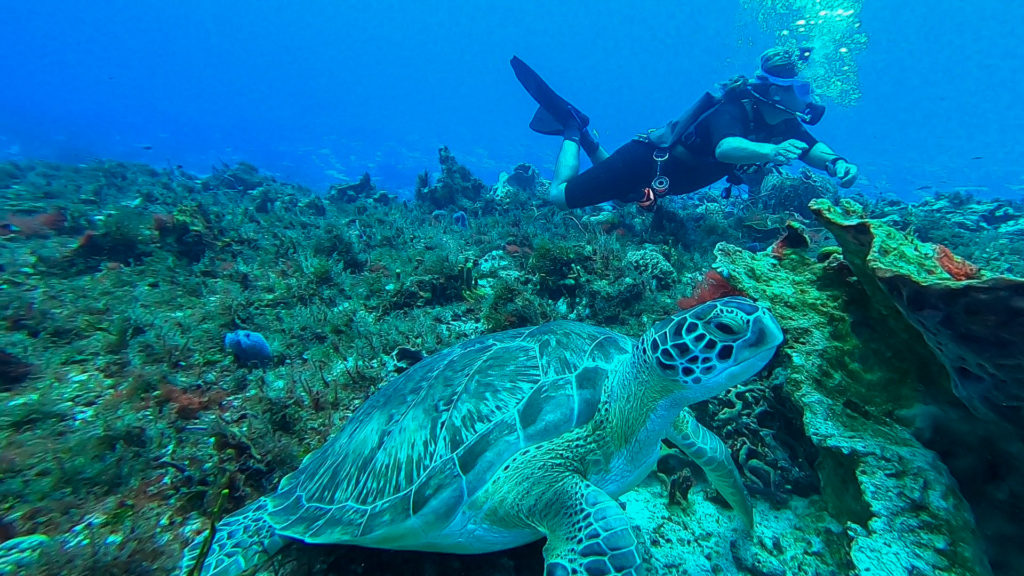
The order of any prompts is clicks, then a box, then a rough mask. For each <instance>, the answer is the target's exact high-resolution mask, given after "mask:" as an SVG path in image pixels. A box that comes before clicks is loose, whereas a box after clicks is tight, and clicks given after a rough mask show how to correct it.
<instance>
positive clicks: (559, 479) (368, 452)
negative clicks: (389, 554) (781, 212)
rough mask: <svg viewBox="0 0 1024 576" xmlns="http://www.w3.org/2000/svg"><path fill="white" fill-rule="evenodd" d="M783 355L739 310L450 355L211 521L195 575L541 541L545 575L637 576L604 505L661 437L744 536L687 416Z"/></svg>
mask: <svg viewBox="0 0 1024 576" xmlns="http://www.w3.org/2000/svg"><path fill="white" fill-rule="evenodd" d="M781 343H782V330H781V328H780V327H779V324H778V322H776V320H775V318H774V317H773V316H772V315H771V314H770V313H769V312H768V311H767V310H766V309H764V308H762V307H760V306H758V305H757V304H755V303H753V302H751V301H750V300H747V299H745V298H734V297H733V298H725V299H721V300H715V301H712V302H708V303H705V304H702V305H700V306H697V307H694V308H691V309H690V310H686V311H683V312H679V313H677V314H676V315H674V316H672V317H670V318H667V319H665V320H663V321H661V322H659V323H658V324H656V325H655V326H654V327H653V328H651V329H650V330H649V331H647V332H646V333H645V334H644V335H643V336H642V337H641V338H640V340H639V341H638V340H635V339H632V338H629V337H626V336H623V335H621V334H617V333H615V332H612V331H610V330H606V329H603V328H597V327H593V326H589V325H586V324H581V323H578V322H569V321H558V322H550V323H548V324H544V325H542V326H538V327H534V328H520V329H515V330H509V331H506V332H500V333H497V334H489V335H486V336H481V337H478V338H475V339H473V340H469V341H467V342H464V343H462V344H458V345H456V346H453V347H452V348H449V349H447V350H445V351H443V352H439V353H437V354H434V355H433V356H430V357H428V358H426V359H425V360H423V361H421V362H419V363H418V364H416V365H414V366H413V367H412V368H410V369H409V370H407V371H406V372H404V373H402V374H401V375H400V376H398V377H396V378H395V379H394V380H392V381H391V382H390V383H388V384H387V385H385V386H383V387H382V388H381V389H380V391H378V392H377V393H376V394H374V395H373V396H372V397H370V398H369V399H368V400H367V401H366V402H365V403H364V404H363V405H362V406H361V407H360V408H359V409H358V410H357V411H356V412H355V414H353V415H352V417H351V418H350V419H349V421H348V422H347V423H346V424H345V426H344V427H343V428H342V429H341V431H339V432H338V433H336V434H335V435H334V436H333V437H332V438H331V439H330V440H328V442H327V443H326V444H325V445H324V446H323V447H322V448H320V449H318V450H316V451H314V452H313V453H311V454H309V455H308V456H307V457H306V458H305V460H303V462H302V464H301V466H300V467H299V469H298V470H296V471H295V472H293V473H291V474H289V475H288V476H286V477H285V478H284V480H282V481H281V485H280V486H279V487H278V490H277V492H275V493H273V494H270V495H268V496H265V497H263V498H260V499H259V500H256V501H255V502H253V503H252V504H250V505H249V506H247V507H245V508H242V509H241V510H239V511H237V512H235V513H234V514H232V515H230V516H228V517H226V518H225V519H224V520H223V521H221V522H220V524H219V525H218V527H217V532H216V536H215V538H214V540H213V543H212V547H211V549H210V553H209V556H208V558H207V560H206V563H205V565H204V568H203V572H202V573H203V574H204V575H206V576H234V575H237V574H240V573H242V572H244V571H245V570H247V569H249V568H251V567H253V566H255V565H256V564H258V563H260V562H262V561H264V560H266V559H267V558H269V557H270V555H272V554H274V553H275V552H276V551H277V550H278V549H280V548H281V546H283V545H284V544H285V543H287V542H289V541H296V540H297V541H304V542H311V543H319V544H356V545H360V546H369V547H375V548H387V549H397V550H424V551H435V552H453V553H463V554H475V553H483V552H490V551H494V550H502V549H506V548H512V547H515V546H519V545H522V544H526V543H528V542H531V541H534V540H537V539H539V538H542V537H547V544H546V545H545V547H544V557H545V566H546V568H545V574H547V575H548V576H562V575H570V574H577V575H587V576H598V575H608V574H616V575H627V574H628V575H639V574H642V573H643V572H644V568H643V555H644V554H643V550H644V545H643V543H642V540H641V537H640V535H639V532H638V531H637V530H635V529H634V528H633V525H632V524H631V522H630V520H629V518H628V517H627V515H626V513H625V511H624V510H623V509H622V507H621V506H620V505H619V504H618V503H617V502H616V500H615V498H616V497H617V496H619V495H621V494H623V493H625V492H627V491H628V490H630V489H631V488H633V487H634V486H636V485H637V484H638V483H639V482H640V481H641V480H642V479H643V478H644V477H645V476H646V475H647V474H648V473H649V472H650V470H651V469H652V468H653V466H654V464H655V462H656V461H657V459H658V457H659V455H660V447H661V441H662V439H663V438H668V439H671V440H672V441H673V442H675V443H676V444H677V445H679V446H680V447H681V448H683V449H684V450H685V451H686V452H688V453H689V454H690V455H691V456H693V457H694V458H695V459H696V460H697V461H698V462H699V463H700V464H701V466H703V467H704V468H705V470H707V471H708V472H709V477H710V478H711V479H712V482H714V483H715V485H716V487H718V488H719V490H720V491H722V492H723V495H724V496H725V497H726V499H727V500H729V502H730V503H731V504H732V505H733V507H734V508H736V509H737V510H738V511H739V512H740V513H741V515H742V516H744V518H745V520H747V521H748V522H749V521H750V520H751V518H752V515H751V509H750V505H749V502H748V501H747V499H746V492H745V491H744V489H743V487H742V484H741V483H740V479H739V475H738V473H737V471H736V467H735V465H734V464H733V462H732V459H731V458H730V457H729V453H728V451H727V450H726V449H725V446H724V445H723V444H722V442H721V441H720V440H719V439H718V438H716V437H715V436H714V435H712V434H711V433H710V432H708V431H707V430H706V429H704V428H702V427H701V426H700V425H699V424H698V423H697V422H696V420H694V419H693V418H692V417H690V416H689V415H688V412H687V411H685V410H684V407H685V406H687V405H688V404H691V403H693V402H697V401H699V400H703V399H705V398H708V397H710V396H713V395H715V394H718V393H720V392H722V391H723V390H725V389H727V388H729V387H731V386H733V385H735V384H737V383H739V382H742V381H743V380H746V379H747V378H750V377H751V376H753V375H754V374H755V373H757V372H758V371H759V370H761V368H763V367H764V365H765V364H766V363H767V362H768V361H769V360H770V359H771V357H772V356H773V355H774V354H775V351H776V349H777V348H778V347H779V345H780V344H781ZM201 547H202V541H201V540H199V541H197V542H195V543H193V544H192V545H191V546H189V548H188V550H187V551H186V553H185V557H184V560H183V571H185V572H187V570H188V569H189V568H191V566H192V565H193V564H194V563H195V561H196V559H197V557H198V555H199V551H200V549H201Z"/></svg>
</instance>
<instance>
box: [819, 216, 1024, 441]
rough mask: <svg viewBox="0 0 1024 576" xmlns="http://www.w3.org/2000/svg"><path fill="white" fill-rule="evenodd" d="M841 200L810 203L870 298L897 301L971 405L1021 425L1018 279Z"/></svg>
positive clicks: (1022, 321)
mask: <svg viewBox="0 0 1024 576" xmlns="http://www.w3.org/2000/svg"><path fill="white" fill-rule="evenodd" d="M842 206H843V205H841V206H840V207H836V206H834V205H832V204H831V203H829V202H827V201H824V200H816V201H814V202H812V203H811V206H810V207H811V210H812V212H814V214H815V216H817V217H818V219H819V220H820V221H821V222H822V224H823V225H824V226H825V228H827V229H828V230H829V232H831V233H832V234H833V235H834V236H835V237H836V240H837V241H838V242H839V245H840V246H841V247H842V249H843V258H844V260H845V261H846V262H847V263H848V264H849V265H850V267H851V268H852V269H853V271H854V273H855V274H856V275H857V278H858V279H859V280H860V282H861V283H862V284H863V285H864V287H865V289H866V290H867V291H868V293H869V294H870V295H871V296H872V298H873V299H874V300H875V301H876V304H877V305H879V306H882V307H888V308H891V307H892V306H895V308H897V309H898V310H899V312H901V313H902V316H903V317H905V318H906V320H907V321H908V322H909V323H910V324H911V325H913V327H914V328H916V329H917V330H918V331H920V333H921V335H922V336H923V337H924V338H925V340H926V341H927V342H928V344H929V346H930V347H931V349H932V350H934V352H935V354H936V356H937V357H938V359H939V360H940V361H941V362H942V364H943V365H944V366H945V367H946V368H947V369H948V371H949V375H950V378H951V381H952V385H953V390H954V391H955V393H956V395H957V396H958V397H959V398H960V399H961V400H963V401H964V403H965V404H967V405H968V406H969V407H970V408H971V410H972V411H973V412H975V413H976V414H979V415H985V416H993V415H994V416H997V417H999V418H1001V419H1003V420H1004V421H1006V422H1008V423H1011V424H1014V425H1016V426H1022V427H1024V280H1022V279H1020V278H1014V277H1010V276H989V275H987V274H986V273H985V272H984V271H982V270H978V269H977V268H976V267H974V266H973V265H971V264H970V263H967V262H966V261H964V260H962V259H959V258H957V257H956V256H954V255H953V254H952V253H951V252H950V251H949V250H948V249H947V248H945V247H944V246H942V245H932V244H926V243H922V242H918V241H917V240H916V239H914V238H913V237H912V236H910V235H909V234H905V233H903V232H900V231H898V230H896V229H894V228H892V227H891V226H889V225H887V224H886V223H885V222H882V221H878V220H866V219H864V218H862V217H860V214H858V213H857V211H856V207H855V206H851V205H846V209H845V210H844V208H843V207H842Z"/></svg>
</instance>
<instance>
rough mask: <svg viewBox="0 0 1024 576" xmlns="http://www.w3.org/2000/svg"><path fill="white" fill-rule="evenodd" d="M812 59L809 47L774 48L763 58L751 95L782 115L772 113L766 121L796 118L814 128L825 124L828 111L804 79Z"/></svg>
mask: <svg viewBox="0 0 1024 576" xmlns="http://www.w3.org/2000/svg"><path fill="white" fill-rule="evenodd" d="M810 57H811V49H810V48H806V47H801V48H772V49H771V50H766V51H765V52H764V53H763V54H761V66H760V67H759V68H758V70H757V73H756V74H754V80H753V81H751V82H750V85H749V87H750V92H751V94H753V95H754V97H755V98H757V99H758V100H760V101H762V102H765V103H767V104H769V105H770V110H774V111H775V112H778V113H781V114H778V113H776V114H772V113H771V112H769V113H768V114H766V115H765V116H766V118H768V117H774V118H778V119H779V120H781V119H783V118H786V117H790V116H793V117H796V118H798V119H799V120H800V121H801V122H803V123H804V124H808V125H811V126H813V125H815V124H817V123H818V122H819V121H820V120H821V117H822V116H823V115H824V114H825V107H824V106H823V105H821V104H819V103H818V102H817V101H816V100H815V99H814V94H813V92H812V90H811V83H810V82H808V81H807V80H804V79H802V78H800V71H801V70H803V68H804V66H805V65H806V64H807V60H808V59H809V58H810ZM770 120H771V118H769V121H770Z"/></svg>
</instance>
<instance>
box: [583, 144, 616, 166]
mask: <svg viewBox="0 0 1024 576" xmlns="http://www.w3.org/2000/svg"><path fill="white" fill-rule="evenodd" d="M584 152H586V153H587V158H590V161H591V162H593V163H594V164H597V163H598V162H600V161H602V160H604V159H605V158H607V157H608V156H610V154H608V151H607V150H605V149H604V146H601V145H600V144H598V145H597V148H595V149H594V150H591V151H587V150H584Z"/></svg>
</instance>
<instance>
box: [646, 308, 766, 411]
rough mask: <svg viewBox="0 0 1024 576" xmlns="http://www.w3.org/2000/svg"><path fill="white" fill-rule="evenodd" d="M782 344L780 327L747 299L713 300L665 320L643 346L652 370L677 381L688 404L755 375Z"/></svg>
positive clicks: (649, 335)
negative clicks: (651, 362) (652, 362)
mask: <svg viewBox="0 0 1024 576" xmlns="http://www.w3.org/2000/svg"><path fill="white" fill-rule="evenodd" d="M781 344H782V328H781V327H780V326H779V323H778V321H776V320H775V317H774V316H772V314H771V312H769V311H768V310H767V309H766V308H764V307H761V306H758V305H757V304H755V303H754V302H752V301H750V300H748V299H746V298H738V297H730V298H722V299H720V300H713V301H711V302H707V303H705V304H701V305H700V306H696V307H694V308H691V309H689V310H684V311H682V312H680V313H678V314H676V315H674V316H672V317H671V318H668V319H666V320H663V321H661V322H660V323H658V324H657V325H655V326H654V328H652V329H651V330H650V331H649V332H647V334H645V335H644V340H643V342H642V345H643V346H645V347H646V351H647V352H649V353H650V354H651V357H652V359H653V360H654V369H655V370H657V371H658V372H660V373H661V374H662V375H663V376H666V377H669V378H673V379H676V380H678V381H679V383H680V384H681V385H682V386H683V392H684V394H685V395H686V397H687V401H688V403H692V402H698V401H700V400H703V399H705V398H710V397H711V396H715V395H716V394H719V393H721V392H722V391H724V390H726V389H728V388H730V387H732V386H734V385H736V384H739V383H740V382H743V381H744V380H746V379H747V378H750V377H751V376H753V375H754V374H757V373H758V372H759V371H760V370H761V369H762V368H764V366H765V364H767V363H768V361H769V360H771V358H772V356H774V355H775V351H776V349H778V347H779V346H780V345H781Z"/></svg>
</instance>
